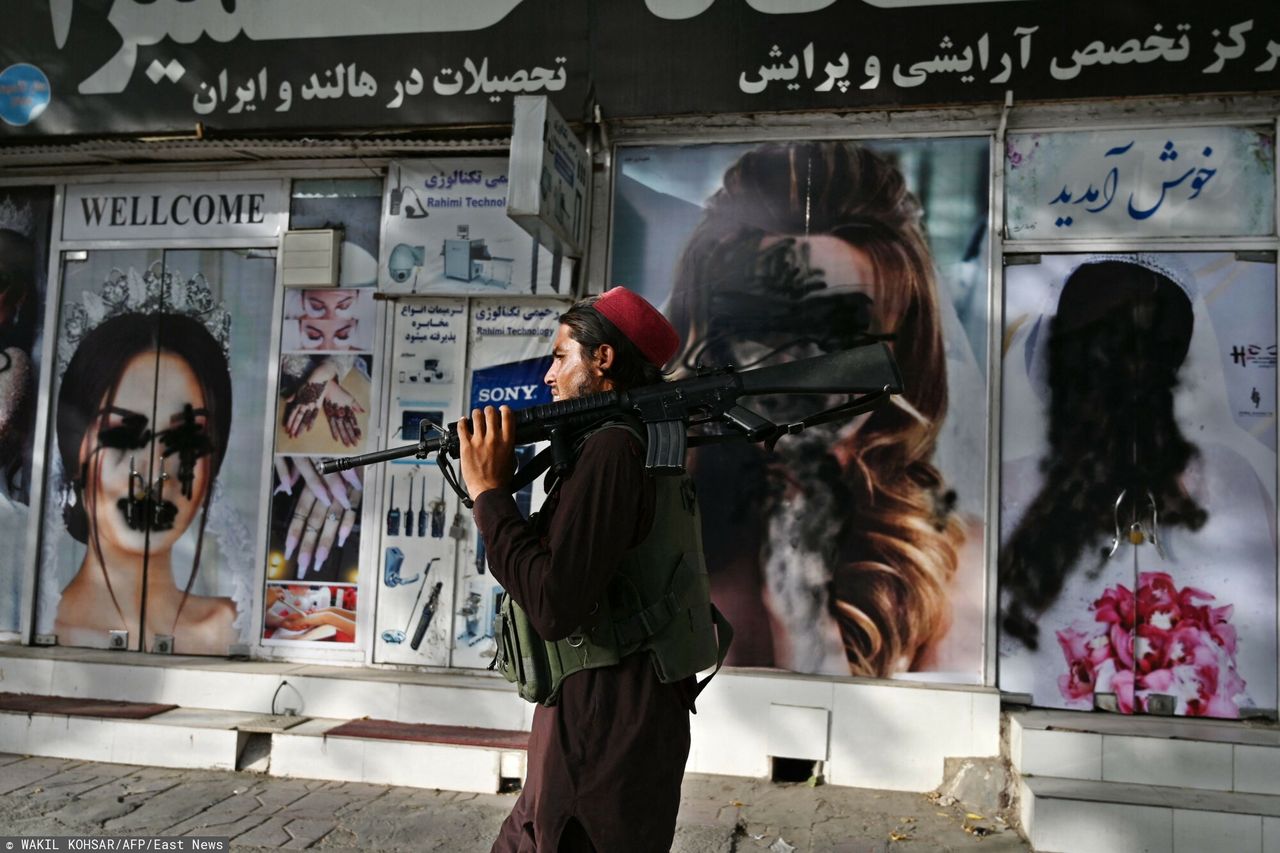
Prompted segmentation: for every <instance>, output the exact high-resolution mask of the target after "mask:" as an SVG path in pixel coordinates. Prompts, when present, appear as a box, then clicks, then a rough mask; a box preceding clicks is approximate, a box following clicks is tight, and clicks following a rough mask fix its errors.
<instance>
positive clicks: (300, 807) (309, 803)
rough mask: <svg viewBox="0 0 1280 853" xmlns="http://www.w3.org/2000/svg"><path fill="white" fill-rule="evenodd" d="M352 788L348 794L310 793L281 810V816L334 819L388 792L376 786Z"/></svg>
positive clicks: (334, 791)
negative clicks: (335, 816)
mask: <svg viewBox="0 0 1280 853" xmlns="http://www.w3.org/2000/svg"><path fill="white" fill-rule="evenodd" d="M351 787H352V790H351V791H350V792H347V791H346V790H345V789H344V788H326V789H324V790H320V791H310V792H308V793H307V795H306V796H304V797H301V798H300V799H298V800H297V801H295V802H292V803H290V804H289V805H288V806H287V807H286V808H284V809H281V814H282V815H283V816H285V817H288V818H290V819H300V820H323V819H325V818H332V817H333V816H334V815H335V814H337V813H338V812H339V811H342V810H350V808H351V807H353V805H355V804H357V803H364V802H368V801H369V800H371V799H373V798H374V797H376V796H378V795H379V794H380V793H383V792H385V791H386V788H385V787H381V788H379V786H376V785H356V784H354V783H352V786H351Z"/></svg>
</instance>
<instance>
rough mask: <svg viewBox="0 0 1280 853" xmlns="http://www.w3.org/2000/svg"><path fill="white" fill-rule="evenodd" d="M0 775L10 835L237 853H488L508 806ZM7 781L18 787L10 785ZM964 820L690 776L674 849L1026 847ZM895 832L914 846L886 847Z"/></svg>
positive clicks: (62, 770)
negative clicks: (187, 842)
mask: <svg viewBox="0 0 1280 853" xmlns="http://www.w3.org/2000/svg"><path fill="white" fill-rule="evenodd" d="M6 758H7V756H6ZM0 768H3V769H0V779H2V780H3V781H4V782H5V783H6V787H7V788H8V790H9V791H10V793H8V794H3V793H0V827H3V828H4V829H5V831H6V832H7V833H12V834H23V835H92V836H103V835H122V836H124V835H129V836H137V835H140V834H148V835H160V836H175V835H179V834H183V835H201V836H227V837H230V838H233V839H234V841H233V846H234V848H235V850H236V851H237V853H270V851H278V850H280V849H281V848H287V849H309V850H316V851H321V853H342V852H343V851H347V850H351V851H361V853H363V851H370V850H377V851H379V853H424V851H426V852H427V853H429V851H448V853H469V851H473V850H474V851H477V853H484V851H487V850H488V849H489V846H490V844H491V843H492V841H493V838H494V836H495V835H496V834H497V831H498V827H499V826H500V825H501V823H502V821H503V819H505V818H506V816H507V814H508V813H509V812H510V811H511V807H512V805H514V803H515V800H516V797H515V795H512V794H470V793H466V794H459V793H453V792H447V791H433V790H424V789H416V788H394V787H389V786H382V785H368V784H358V783H337V782H325V781H316V780H302V779H279V778H273V777H263V776H260V775H257V774H250V773H233V772H224V771H211V770H198V771H191V770H170V769H164V768H138V767H124V766H116V765H104V764H92V763H83V762H72V761H61V760H56V759H30V758H22V759H19V760H16V761H7V763H5V764H2V765H0ZM10 771H17V772H16V773H15V774H14V776H15V780H16V781H17V782H20V783H21V784H14V783H13V782H11V781H10ZM19 776H20V777H21V778H18V777H19ZM237 791H239V793H236V792H237ZM963 817H964V812H963V810H962V809H960V810H956V809H944V808H941V807H939V806H938V805H936V804H935V803H933V802H930V801H929V800H928V798H927V797H925V796H923V795H920V794H909V793H899V792H886V791H865V790H856V789H852V788H838V787H835V786H820V787H817V788H809V787H807V786H805V785H781V784H773V783H771V782H769V781H767V780H761V779H744V778H737V777H723V776H721V777H715V776H689V777H687V778H686V779H685V784H684V786H683V789H682V798H681V810H680V817H679V821H678V825H677V828H676V835H675V840H674V842H673V846H672V851H673V853H730V851H737V852H738V853H747V851H769V850H770V848H771V847H772V846H773V845H774V844H775V843H776V842H777V840H778V838H779V836H781V837H782V838H783V839H785V840H786V841H787V843H788V844H790V845H792V846H794V847H795V848H796V853H819V851H821V853H892V852H893V851H897V850H901V851H902V853H910V851H912V850H918V851H928V853H942V851H956V853H969V852H970V851H980V853H1014V851H1017V853H1025V851H1028V850H1029V849H1030V848H1029V847H1028V846H1027V844H1026V843H1025V842H1024V841H1023V840H1022V839H1021V838H1020V837H1018V835H1017V834H1016V833H1014V832H1013V831H1011V830H1007V829H1006V830H1004V831H1003V832H1000V833H998V834H997V835H993V836H989V837H987V838H978V837H976V836H973V835H970V834H967V833H965V832H964V831H963V828H962V824H963ZM893 832H900V833H902V834H905V835H909V836H910V840H909V841H908V840H904V841H901V842H890V841H889V837H890V834H891V833H893ZM752 835H758V836H759V837H758V838H753V837H751V836H752ZM779 849H780V848H779Z"/></svg>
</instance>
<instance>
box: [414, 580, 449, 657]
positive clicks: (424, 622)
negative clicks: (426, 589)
mask: <svg viewBox="0 0 1280 853" xmlns="http://www.w3.org/2000/svg"><path fill="white" fill-rule="evenodd" d="M443 587H444V581H436V585H435V587H434V588H433V589H432V590H431V596H430V597H429V598H428V599H427V603H426V604H424V605H422V615H421V616H420V617H418V627H417V628H415V629H414V630H413V639H412V640H410V641H409V648H411V649H413V650H414V651H415V652H416V651H417V650H418V646H420V645H422V638H423V637H424V636H425V635H426V633H427V628H429V627H431V617H432V616H435V615H436V606H437V605H439V603H440V590H441V589H442V588H443Z"/></svg>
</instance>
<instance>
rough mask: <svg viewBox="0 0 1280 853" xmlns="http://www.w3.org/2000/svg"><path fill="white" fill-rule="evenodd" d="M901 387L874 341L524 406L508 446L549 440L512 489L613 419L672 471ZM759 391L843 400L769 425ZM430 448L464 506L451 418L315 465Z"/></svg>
mask: <svg viewBox="0 0 1280 853" xmlns="http://www.w3.org/2000/svg"><path fill="white" fill-rule="evenodd" d="M901 393H902V377H901V376H900V375H899V373H898V365H897V363H896V362H894V360H893V355H892V354H891V353H890V352H889V348H888V346H886V345H885V344H884V343H879V342H877V343H870V344H866V345H864V346H860V347H856V348H854V349H848V350H842V351H840V352H834V353H830V354H828V355H819V356H815V357H813V358H806V359H802V360H799V361H792V362H787V363H785V364H777V365H773V366H771V367H759V368H756V369H754V370H743V371H739V370H735V369H734V368H732V367H726V368H720V369H716V370H705V371H700V372H699V373H698V375H696V376H693V377H690V378H688V379H681V380H678V381H675V382H660V383H658V384H656V385H647V386H645V387H643V388H635V389H632V390H630V391H603V392H600V393H598V394H589V395H587V396H584V397H575V398H573V399H570V400H562V401H560V402H557V403H548V404H546V405H542V406H531V407H529V408H527V409H520V410H519V411H517V412H515V413H514V414H515V421H516V444H517V445H520V444H532V443H534V442H538V441H550V442H551V446H550V448H548V450H546V451H543V452H542V453H540V454H538V456H537V457H535V459H534V460H533V462H531V463H529V464H527V465H525V466H524V467H522V468H521V469H520V471H519V472H517V474H516V477H515V481H514V482H513V483H512V487H511V488H512V491H513V492H514V491H518V490H519V489H520V488H522V487H523V486H525V485H526V484H528V483H530V482H532V480H533V479H534V478H535V477H537V476H538V475H539V474H541V473H542V472H543V471H545V470H546V469H547V467H548V465H550V467H551V468H552V470H553V471H554V472H555V473H556V475H558V476H563V475H564V474H566V473H567V472H568V470H569V467H570V466H571V465H572V464H573V450H572V448H573V437H574V436H575V435H577V434H579V433H581V432H582V431H583V430H585V429H588V428H590V427H592V426H594V425H596V424H599V423H601V422H603V421H607V420H610V419H613V418H617V417H620V416H623V417H626V416H629V417H633V418H635V419H637V420H639V421H640V422H641V423H643V424H644V425H645V428H646V430H647V431H648V453H647V456H646V458H645V467H646V468H648V470H649V471H651V472H653V473H655V474H678V473H681V472H683V471H684V461H685V451H686V449H687V448H688V447H697V446H699V445H703V444H712V443H717V442H723V441H733V440H741V439H746V440H747V441H761V442H764V443H765V444H766V445H768V446H769V447H770V448H772V447H773V445H774V443H776V442H777V440H778V439H779V438H781V437H782V436H784V435H791V434H794V433H798V432H800V431H802V430H804V429H807V428H808V427H811V426H815V425H817V424H821V423H829V422H831V421H835V420H842V419H848V418H852V417H855V416H856V415H859V414H862V413H863V412H869V411H872V410H873V409H877V408H879V407H880V406H882V405H884V404H885V403H887V402H889V399H890V397H891V396H892V395H894V394H901ZM766 394H767V395H776V394H805V395H814V394H826V395H848V399H847V400H846V401H845V402H843V403H840V404H839V405H836V406H833V407H832V408H829V409H823V410H822V411H819V412H815V413H813V414H812V415H809V416H808V417H806V418H803V419H801V420H799V421H794V422H792V423H786V424H775V423H774V422H773V421H770V420H768V419H767V418H765V417H764V416H762V415H760V414H758V413H757V412H754V411H752V410H751V409H749V408H747V407H746V406H744V405H742V403H740V402H739V400H741V399H742V398H744V397H755V396H761V395H766ZM690 430H693V432H692V433H691V432H690ZM432 453H435V454H436V462H437V463H438V464H439V465H440V470H441V472H443V474H444V478H445V481H446V482H448V483H449V485H450V486H452V487H453V490H454V491H455V492H457V493H458V496H459V497H460V498H461V499H462V502H463V503H464V504H466V505H467V506H468V507H470V506H471V500H470V499H469V498H468V497H467V492H466V490H465V489H464V488H463V487H462V485H461V483H459V481H458V476H457V474H456V473H455V472H454V469H453V466H452V465H451V464H450V463H449V460H448V457H453V458H455V459H456V458H457V457H458V433H457V425H456V424H450V425H449V429H448V431H445V430H443V429H441V428H440V427H438V426H436V425H435V424H432V423H430V422H428V421H425V420H424V421H423V422H422V432H421V435H420V437H419V439H418V443H417V444H409V445H405V446H403V447H393V448H390V449H387V450H378V451H374V452H373V453H365V454H362V455H360V456H348V457H345V458H338V459H326V460H324V462H322V463H321V466H320V470H321V472H322V473H325V474H333V473H336V472H338V471H345V470H346V469H348V468H354V467H356V466H359V465H368V464H370V463H373V462H386V461H388V460H391V459H400V458H403V457H405V456H417V457H418V458H419V459H426V458H427V457H429V456H430V455H431V454H432Z"/></svg>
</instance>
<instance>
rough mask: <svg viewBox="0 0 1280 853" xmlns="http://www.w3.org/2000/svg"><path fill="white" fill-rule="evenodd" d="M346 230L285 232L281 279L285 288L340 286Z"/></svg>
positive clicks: (281, 257) (322, 229)
mask: <svg viewBox="0 0 1280 853" xmlns="http://www.w3.org/2000/svg"><path fill="white" fill-rule="evenodd" d="M341 247H342V230H341V229H338V228H309V229H305V230H297V231H286V232H284V249H283V250H282V251H281V253H280V276H281V280H282V281H283V283H284V286H285V287H333V286H334V285H336V284H337V283H338V263H339V258H340V257H341V253H340V250H341Z"/></svg>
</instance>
